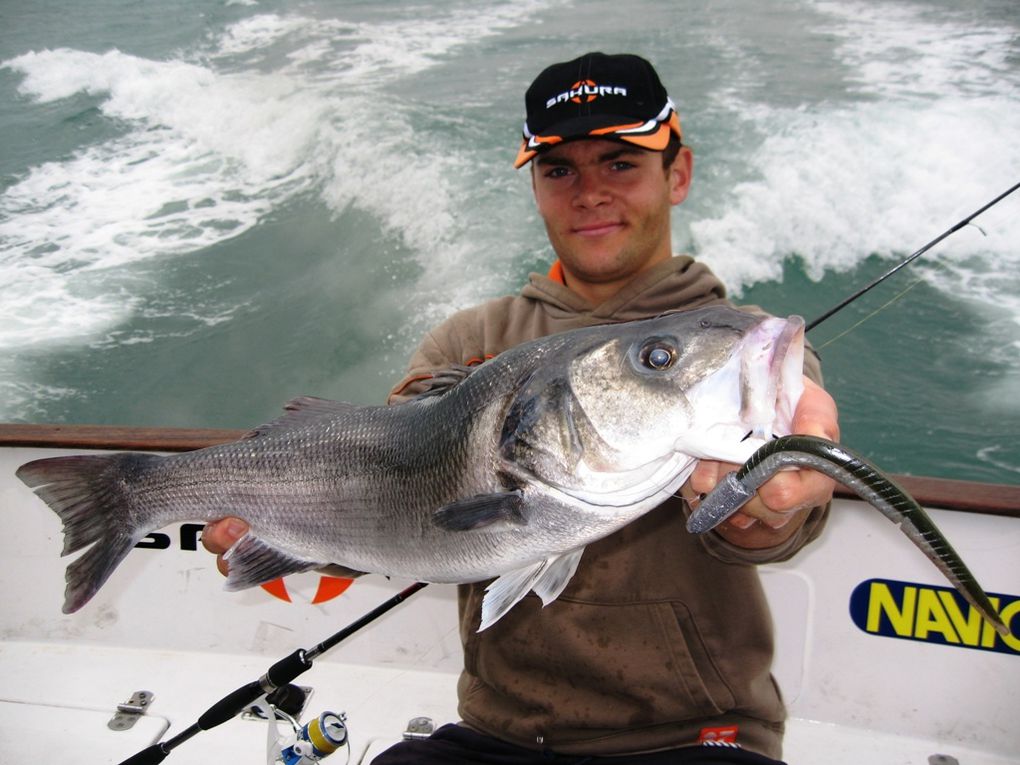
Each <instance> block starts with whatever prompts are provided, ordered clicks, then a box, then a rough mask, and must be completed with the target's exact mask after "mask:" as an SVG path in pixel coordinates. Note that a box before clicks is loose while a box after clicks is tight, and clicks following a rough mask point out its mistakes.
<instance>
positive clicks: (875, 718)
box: [0, 446, 1020, 765]
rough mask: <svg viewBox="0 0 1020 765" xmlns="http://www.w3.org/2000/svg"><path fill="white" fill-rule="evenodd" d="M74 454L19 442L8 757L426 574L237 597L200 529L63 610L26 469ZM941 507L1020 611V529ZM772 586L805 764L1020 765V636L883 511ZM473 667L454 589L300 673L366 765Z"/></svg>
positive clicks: (131, 735)
mask: <svg viewBox="0 0 1020 765" xmlns="http://www.w3.org/2000/svg"><path fill="white" fill-rule="evenodd" d="M55 453H58V452H56V451H54V450H47V449H40V448H27V447H16V446H6V447H4V448H2V449H0V506H2V507H3V508H4V509H5V515H4V517H5V519H6V529H5V531H6V533H5V534H3V535H2V536H0V587H2V588H3V592H4V593H5V598H4V600H5V605H4V609H3V612H2V615H0V629H2V635H3V641H2V642H0V762H4V763H8V762H10V763H13V762H19V761H22V760H23V758H24V757H25V756H26V751H32V752H34V753H35V754H34V755H33V756H32V757H30V759H33V760H38V761H42V760H43V756H42V755H45V761H47V762H52V763H64V762H67V763H72V762H80V761H83V760H82V753H83V752H87V753H88V758H87V759H88V761H89V762H92V763H113V764H115V763H119V762H120V761H121V760H123V759H125V758H127V757H128V756H130V755H132V754H134V753H135V752H136V751H138V750H139V749H141V748H144V747H145V746H147V745H149V744H151V743H154V742H155V741H158V740H161V739H163V738H165V737H168V736H172V735H174V734H176V733H179V732H180V731H182V730H183V729H185V728H186V727H187V726H188V725H190V724H191V723H192V722H194V720H195V719H196V718H197V717H198V715H200V714H201V713H202V712H203V711H205V709H206V708H207V707H208V706H209V705H210V704H211V703H212V702H213V701H215V700H217V699H219V698H220V697H221V696H223V695H225V694H226V693H227V692H229V691H230V690H233V689H234V688H236V687H238V686H240V685H242V684H244V683H246V682H248V681H250V680H253V679H255V678H257V677H259V676H260V675H261V674H262V673H263V672H264V671H265V669H266V668H267V667H268V666H269V664H271V663H273V661H275V660H276V659H278V658H280V657H282V656H284V655H286V654H289V653H290V652H292V651H293V650H294V649H295V648H298V647H310V646H312V645H314V644H315V643H317V642H319V641H320V640H322V639H324V638H325V637H327V636H328V635H330V634H332V633H333V632H335V631H336V630H337V629H339V628H340V627H342V626H343V625H345V624H347V623H349V622H351V621H353V620H354V619H356V618H357V617H359V616H360V615H362V614H363V613H365V612H367V611H369V610H370V609H371V608H373V607H375V606H376V605H378V604H379V603H381V602H382V601H383V600H385V599H386V598H388V597H389V596H391V595H393V594H395V593H396V592H398V591H399V590H400V589H402V588H403V587H405V586H406V585H407V584H408V582H395V581H394V582H389V581H386V580H385V579H383V578H381V577H374V576H370V577H365V578H363V579H361V580H358V581H356V582H355V583H354V584H353V585H352V586H351V587H350V588H349V589H347V590H346V591H345V592H344V593H343V594H342V595H340V596H339V597H335V598H333V599H330V600H328V601H326V602H323V603H319V604H313V603H312V602H311V601H312V600H313V599H314V597H315V594H316V591H317V588H318V585H319V577H318V575H316V574H305V575H301V576H297V577H291V578H288V580H287V582H286V585H287V590H288V593H289V595H290V598H291V602H285V601H283V600H280V599H279V598H277V597H274V596H273V595H271V594H269V593H268V592H266V591H264V590H262V589H259V588H256V589H253V590H249V591H246V592H242V593H228V592H226V591H224V590H223V587H222V584H223V583H222V578H221V577H220V575H219V574H218V573H217V572H216V570H215V567H214V566H213V562H212V559H211V557H210V556H209V555H208V554H207V553H205V552H204V551H203V550H202V549H201V547H200V545H196V544H195V543H196V541H197V536H196V532H197V529H195V528H193V527H189V526H176V527H173V528H170V529H168V530H164V531H163V532H162V533H163V534H165V537H159V538H156V539H155V540H152V541H154V542H155V543H156V544H157V545H158V546H162V545H163V544H164V543H166V545H165V547H163V549H157V548H155V547H154V548H148V549H140V550H136V551H134V552H133V553H132V554H131V555H130V556H129V557H128V559H127V560H126V561H125V562H124V563H123V564H122V565H121V566H120V568H119V569H118V570H117V571H116V572H115V574H114V575H113V577H112V578H111V580H110V581H109V582H108V583H107V585H106V586H105V587H104V588H103V589H102V590H101V591H100V592H99V593H98V594H97V595H96V597H95V598H94V599H93V601H92V602H90V603H89V604H88V605H87V606H86V607H85V608H84V609H82V611H80V612H79V613H77V614H74V615H71V616H65V615H62V614H61V612H60V604H61V602H62V599H63V590H64V581H63V577H64V566H65V563H66V561H64V560H61V559H60V558H59V552H60V549H61V545H62V543H61V534H60V528H59V526H60V524H59V521H58V520H57V518H56V516H55V515H54V514H53V513H51V512H49V511H48V510H47V509H46V508H45V506H44V505H43V504H42V503H41V502H40V501H39V500H37V499H36V498H35V497H34V495H32V493H31V492H30V491H29V490H28V489H27V488H25V487H24V486H22V485H21V484H20V483H19V482H17V481H16V479H14V477H13V476H14V471H15V469H16V468H17V467H18V466H19V465H21V464H23V463H24V462H27V461H29V460H31V459H36V458H39V457H44V456H51V455H53V454H55ZM59 453H68V450H67V449H62V450H60V451H59ZM931 514H932V516H933V518H934V519H935V521H936V523H937V524H938V525H939V526H940V527H941V528H942V530H943V532H944V533H945V534H946V536H947V537H948V538H949V539H950V540H951V541H952V543H953V545H954V546H955V547H956V549H957V551H958V552H959V553H960V554H961V555H962V557H963V558H964V560H965V561H967V563H968V564H969V565H970V567H971V569H972V570H973V571H974V573H975V575H976V576H977V577H978V579H979V581H981V583H982V584H983V585H984V586H985V587H986V588H987V590H988V591H989V592H990V593H1002V594H1005V595H1007V597H1004V598H1003V599H1002V600H1001V605H1000V610H1001V609H1002V608H1010V609H1020V599H1017V594H1018V593H1020V517H1011V516H1010V515H1008V514H1004V515H984V514H978V513H961V512H954V511H948V510H932V511H931ZM194 548H197V549H194ZM763 581H764V583H765V587H766V591H767V592H768V594H769V598H770V601H771V603H772V606H773V610H774V614H775V620H776V631H777V645H778V654H777V661H776V667H775V674H776V677H777V679H778V682H779V684H780V687H781V688H782V690H783V693H784V696H785V698H786V700H787V702H788V704H789V708H790V715H791V720H790V722H789V727H788V734H787V738H786V751H785V759H786V760H787V761H788V762H790V763H791V764H792V765H796V764H797V763H817V762H822V761H824V762H826V763H831V764H832V765H842V764H843V763H846V765H850V764H851V763H853V764H854V765H858V764H859V763H862V762H867V763H870V764H871V765H898V764H899V763H903V764H904V765H906V763H911V764H914V763H922V764H923V763H926V762H929V758H930V757H932V756H935V755H944V756H947V757H953V758H955V759H956V760H957V761H958V762H959V763H961V765H1005V764H1006V763H1016V762H1020V724H1018V722H1017V719H1018V718H1017V709H1018V705H1020V690H1018V689H1020V638H1008V639H1005V640H1004V639H1002V638H998V637H994V638H992V643H991V644H989V643H988V641H989V636H988V635H987V634H986V633H984V632H983V631H982V630H980V629H979V630H977V631H976V632H973V631H968V630H970V629H971V627H972V626H973V625H972V623H970V622H967V621H966V617H967V614H965V613H961V614H956V613H953V612H952V608H951V604H948V605H947V601H945V596H941V595H939V594H938V590H939V589H944V588H945V587H946V586H947V585H946V583H945V582H944V580H942V578H941V575H940V574H939V573H938V571H937V570H936V569H935V568H934V567H933V566H932V564H931V563H930V562H929V561H928V560H927V559H926V558H925V557H924V556H923V555H922V554H921V553H920V552H918V551H917V550H916V549H915V548H914V547H913V546H912V545H911V544H910V543H909V542H908V540H907V539H906V538H905V537H904V536H903V535H902V534H900V532H899V531H898V530H897V529H896V528H895V527H894V526H893V525H891V524H890V523H889V522H888V521H886V520H885V519H884V518H883V517H882V516H881V515H880V514H879V513H878V512H877V511H875V510H874V509H872V508H870V507H869V506H867V505H865V504H863V503H861V502H858V501H852V500H846V499H841V500H837V502H836V503H835V505H834V507H833V511H832V517H831V521H830V524H829V527H828V528H827V530H826V532H825V534H824V535H823V537H822V539H821V540H819V541H818V542H817V543H815V544H813V545H812V546H810V547H809V548H808V549H806V550H805V551H803V552H802V553H801V554H800V555H799V556H797V557H796V558H795V559H794V560H793V561H790V562H788V563H786V564H782V565H776V566H768V567H765V568H763ZM889 582H891V583H893V584H888V583H889ZM897 582H902V583H906V585H905V586H904V587H905V591H906V590H911V588H913V589H912V592H913V595H910V596H909V597H908V601H910V602H912V603H913V605H912V606H911V604H910V602H906V603H904V602H901V601H896V600H895V595H896V588H897V587H901V586H900V585H897V584H895V583H897ZM855 591H856V592H857V595H856V596H854V592H855ZM922 591H924V592H923V593H922ZM1008 593H1013V595H1012V596H1008ZM868 596H870V597H868ZM851 598H855V605H856V606H857V614H856V615H854V614H852V613H851V610H850V603H851ZM911 599H912V601H911ZM862 604H863V605H862ZM939 604H942V606H943V611H942V612H938V605H939ZM862 608H863V609H864V610H863V611H862V610H861V609H862ZM1014 612H1015V611H1014ZM869 615H870V618H871V620H872V621H873V622H874V623H875V624H874V625H873V626H876V627H877V626H882V625H884V629H885V631H886V632H889V631H890V623H895V625H897V626H898V627H899V628H900V630H901V632H902V633H903V634H902V635H900V636H884V635H880V634H875V633H874V631H868V629H867V628H868V623H867V619H868V617H869ZM890 617H892V618H890ZM858 623H860V625H861V626H858ZM1017 623H1018V624H1020V621H1018V622H1017ZM922 638H923V639H922ZM968 641H969V642H972V643H976V644H977V645H976V647H971V646H968V645H967V642H968ZM993 649H994V650H993ZM460 664H461V648H460V643H459V640H458V638H457V631H456V598H455V590H454V588H453V587H450V586H439V585H433V586H431V587H429V588H428V589H426V590H425V591H423V592H421V593H419V594H417V595H415V596H414V597H413V598H411V599H409V600H408V601H407V602H406V603H404V604H402V605H401V606H399V607H398V608H396V609H394V610H393V611H391V612H390V613H389V614H387V615H386V616H385V617H383V618H382V619H380V620H379V621H378V622H376V623H374V624H373V625H372V626H371V627H370V628H368V629H366V630H364V631H362V632H360V633H358V634H357V635H355V636H354V637H352V638H351V639H350V640H349V641H347V642H345V643H343V644H341V645H340V646H338V647H337V648H336V649H334V650H333V652H332V653H330V654H327V655H326V656H323V657H321V658H320V659H318V660H317V661H316V662H315V666H314V667H313V668H312V669H311V670H310V671H309V672H308V673H307V674H305V675H303V676H302V677H301V678H300V679H299V681H298V682H299V684H302V685H309V686H312V687H313V688H314V693H313V696H312V698H311V701H310V704H309V707H308V710H309V714H310V715H311V716H314V715H315V714H318V713H319V712H321V711H324V710H331V711H337V712H339V711H344V712H346V714H347V716H348V726H349V729H350V741H351V746H352V757H351V762H360V761H361V760H362V758H363V757H364V758H365V762H367V761H368V760H369V759H370V758H371V756H373V755H374V754H375V753H377V752H378V751H381V749H382V748H384V747H385V746H388V745H389V744H390V743H392V742H394V741H396V740H398V739H399V737H400V735H401V732H402V731H403V729H404V726H405V725H406V724H407V722H408V720H409V719H411V718H413V717H417V716H427V717H431V718H432V719H433V720H435V722H436V724H437V725H438V724H442V723H445V722H451V721H455V720H456V719H457V715H456V698H455V687H456V678H457V672H458V670H459V667H460ZM137 690H148V691H152V692H153V693H154V694H155V698H154V701H153V703H152V704H151V706H150V707H149V708H148V710H147V711H146V713H145V715H144V716H143V718H142V720H141V722H139V723H138V724H137V725H136V726H135V727H134V728H132V729H131V730H130V731H126V732H125V731H113V730H110V729H109V728H107V727H106V721H107V720H109V718H110V717H112V716H113V713H114V711H115V710H116V707H117V704H118V703H120V702H122V701H124V700H126V699H127V698H128V697H130V696H131V694H132V693H133V692H134V691H137ZM342 756H343V755H338V756H337V760H338V761H339V757H342ZM265 760H266V726H265V724H264V723H256V722H253V721H245V720H241V719H237V720H233V721H231V722H229V723H227V724H225V725H223V726H221V727H219V728H217V729H215V730H213V731H209V732H205V733H202V734H201V735H200V736H199V737H197V738H195V739H194V740H192V741H189V742H187V743H185V744H184V745H182V746H181V747H179V748H178V749H176V750H175V751H174V752H173V753H172V754H171V756H170V758H168V762H172V763H175V764H176V765H188V764H189V763H195V765H198V763H202V765H205V763H208V762H232V763H242V762H246V763H262V762H265ZM936 761H937V760H936ZM943 762H951V760H943Z"/></svg>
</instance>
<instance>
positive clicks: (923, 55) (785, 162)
mask: <svg viewBox="0 0 1020 765" xmlns="http://www.w3.org/2000/svg"><path fill="white" fill-rule="evenodd" d="M817 5H818V7H819V8H821V9H823V10H825V11H826V12H828V13H830V14H832V15H834V16H838V21H839V24H838V25H837V26H834V27H832V28H831V29H829V31H830V32H831V31H833V30H836V31H838V33H839V34H840V36H841V37H843V38H845V41H844V42H843V43H842V44H841V46H840V51H841V54H842V55H843V56H845V63H846V64H847V65H848V68H849V69H850V70H851V71H856V72H858V73H859V81H858V86H859V88H860V90H861V91H862V92H866V93H867V94H868V97H867V98H860V99H856V100H854V99H851V100H849V102H844V103H842V104H839V105H834V104H831V103H821V104H818V105H814V106H805V107H802V108H800V109H793V110H780V109H769V108H768V107H763V106H762V105H761V104H760V103H755V104H749V105H747V108H746V110H745V114H748V115H750V116H751V117H752V118H753V119H755V120H756V121H757V122H759V123H761V124H767V125H768V126H769V130H770V133H769V135H768V136H767V137H766V138H764V140H763V141H762V143H761V145H760V147H759V148H758V150H757V151H756V152H755V153H754V154H753V155H751V156H750V157H749V160H748V161H749V170H750V172H749V175H750V177H751V178H753V180H749V181H746V182H743V183H740V184H738V185H736V187H735V188H734V190H733V191H734V193H733V196H732V202H731V204H730V205H729V207H728V209H727V211H726V212H725V213H724V214H722V215H721V216H719V217H716V218H710V219H706V220H702V221H699V222H696V223H694V224H692V225H691V234H692V239H693V242H694V247H695V249H696V250H697V251H698V252H699V253H700V255H701V256H702V257H703V258H704V259H705V260H707V261H708V262H710V264H711V265H712V267H713V268H714V269H716V270H717V272H718V273H719V274H720V276H721V277H722V278H723V279H724V281H726V282H727V283H728V284H731V285H733V286H734V288H735V289H736V291H737V292H738V293H739V291H740V290H741V289H742V288H744V287H746V286H749V285H751V284H754V283H756V282H761V281H768V280H774V279H778V278H780V277H781V275H782V263H783V260H784V259H785V258H786V257H788V256H789V255H790V254H796V255H798V256H800V257H801V258H802V259H803V261H804V263H805V265H806V268H807V270H808V273H809V275H810V276H811V277H812V278H815V279H820V278H821V277H822V276H823V275H824V274H825V273H826V272H828V271H836V272H839V271H845V270H848V269H851V268H853V267H854V266H855V265H856V264H858V263H860V262H861V261H863V260H864V259H865V258H867V257H868V256H870V255H872V254H878V255H881V256H884V257H890V258H891V257H896V256H900V257H902V256H903V255H905V254H907V253H909V252H912V251H913V250H915V249H917V248H919V247H920V246H921V245H923V244H925V243H926V242H928V241H929V240H931V239H933V238H934V237H935V236H936V235H938V234H939V233H941V232H942V231H944V230H945V229H947V228H948V227H949V226H950V225H952V224H954V223H956V222H957V221H958V220H960V219H962V218H963V217H965V216H966V215H968V214H969V213H971V212H973V211H975V210H976V209H978V208H979V207H981V206H982V205H983V204H984V203H985V202H987V201H989V200H990V199H992V198H993V197H995V196H996V195H997V194H999V193H1000V192H1002V191H1005V190H1006V189H1007V188H1009V187H1011V186H1012V185H1013V184H1015V183H1016V182H1017V181H1018V180H1020V144H1018V143H1017V141H1016V136H1017V135H1020V111H1018V110H1017V109H1016V95H1017V93H1018V92H1020V87H1018V85H1017V83H1016V75H1015V73H1014V74H1012V75H1011V77H998V75H1000V74H1003V72H1004V71H1005V69H1006V62H1005V59H1004V58H1003V56H1004V55H1005V54H1003V53H1001V52H996V53H993V52H991V51H990V50H988V49H986V47H985V46H988V45H994V44H997V43H999V42H1002V38H1003V35H1005V34H1006V33H1004V32H1002V31H1001V30H990V29H983V28H973V27H964V28H961V27H960V26H957V25H954V24H947V23H943V24H934V23H926V22H923V21H922V20H920V19H919V17H918V14H919V13H920V12H919V11H918V10H917V9H916V8H914V9H913V10H910V9H909V8H907V9H904V8H901V7H900V8H897V7H890V6H887V5H883V6H877V5H873V4H867V5H865V4H861V3H851V4H844V3H838V4H836V3H818V4H817ZM915 35H916V38H915V37H914V36H915ZM911 41H915V43H916V44H912V43H911ZM917 41H919V42H917ZM1006 49H1007V46H1001V47H1000V48H999V50H1000V51H1003V50H1006ZM933 93H937V94H938V97H937V98H936V97H932V94H933ZM876 96H881V98H878V97H876ZM763 109H764V110H765V111H766V112H767V115H766V116H763V114H762V111H763ZM1018 210H1020V198H1010V199H1008V200H1006V201H1005V202H1003V203H1001V204H1000V205H999V206H998V207H997V208H994V209H993V210H991V211H989V212H988V213H986V214H985V215H983V216H982V217H981V218H979V219H978V220H977V221H976V223H977V224H978V226H980V230H979V229H978V228H976V227H969V228H966V229H964V230H961V231H960V232H958V233H956V234H954V235H953V236H952V237H950V238H949V239H947V240H946V241H945V242H943V243H942V244H940V245H939V246H938V247H937V248H936V249H934V250H932V251H931V252H930V253H928V254H927V255H926V256H925V261H926V262H929V263H932V262H937V263H938V264H939V266H940V267H939V268H938V269H927V270H925V269H922V270H921V272H923V273H926V274H927V275H928V278H929V279H930V280H931V281H932V283H933V284H935V285H936V286H938V287H940V288H942V289H944V290H946V291H947V292H949V293H950V294H953V295H955V296H957V297H962V298H964V299H970V300H972V301H973V302H974V303H975V305H976V306H993V307H994V310H997V311H999V312H1000V313H1002V314H1005V315H1006V316H1009V317H1011V319H1012V321H1013V322H1015V327H1014V331H1013V333H1012V336H1013V337H1016V336H1017V333H1018V332H1020V289H1018V287H1020V284H1018V277H1017V274H1020V214H1018ZM982 230H983V231H984V235H982V233H981V231H982Z"/></svg>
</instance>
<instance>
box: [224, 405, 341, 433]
mask: <svg viewBox="0 0 1020 765" xmlns="http://www.w3.org/2000/svg"><path fill="white" fill-rule="evenodd" d="M357 408H358V407H357V406H356V405H355V404H349V403H347V402H346V401H333V400H331V399H328V398H318V397H316V396H299V397H298V398H294V399H291V400H290V401H288V402H287V403H286V404H284V405H283V410H284V413H283V414H282V415H281V416H279V417H277V418H276V419H275V420H271V421H270V422H267V423H265V424H264V425H259V426H258V427H257V428H254V429H252V430H249V431H248V432H247V433H245V434H244V436H243V437H242V438H257V437H258V436H264V435H266V434H267V433H279V432H281V431H284V430H294V429H297V428H300V427H303V426H305V425H307V424H309V423H311V422H316V421H318V420H322V419H327V418H329V417H336V416H337V415H341V414H347V413H348V412H350V411H351V410H353V409H357Z"/></svg>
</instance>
